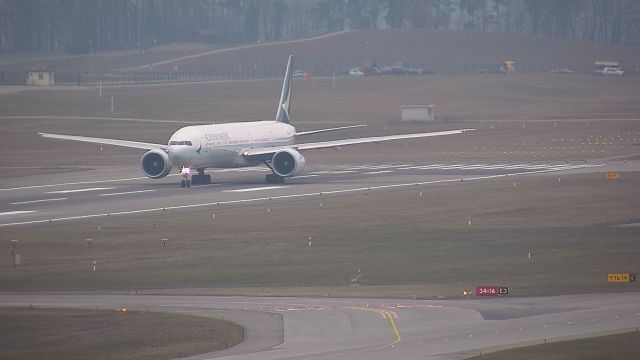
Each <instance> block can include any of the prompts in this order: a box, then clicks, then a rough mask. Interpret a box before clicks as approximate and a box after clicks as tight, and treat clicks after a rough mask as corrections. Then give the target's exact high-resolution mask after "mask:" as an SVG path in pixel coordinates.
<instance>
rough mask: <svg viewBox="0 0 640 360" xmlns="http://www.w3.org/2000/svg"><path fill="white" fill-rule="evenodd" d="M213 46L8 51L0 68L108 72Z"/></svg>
mask: <svg viewBox="0 0 640 360" xmlns="http://www.w3.org/2000/svg"><path fill="white" fill-rule="evenodd" d="M214 48H215V47H214V46H213V45H208V44H173V45H162V46H154V47H150V48H148V49H146V50H145V51H144V52H143V51H142V50H139V49H135V50H120V51H104V52H100V53H97V54H83V55H73V54H66V53H11V54H3V55H2V59H0V70H2V71H8V72H13V71H16V72H19V71H29V70H34V69H46V70H49V71H56V72H66V73H79V72H80V73H85V72H88V73H91V74H103V73H111V72H112V71H114V70H117V69H120V68H128V67H132V66H140V65H145V64H151V63H154V62H158V61H163V60H167V59H173V58H177V57H181V56H186V55H192V54H196V53H200V52H204V51H208V50H212V49H214Z"/></svg>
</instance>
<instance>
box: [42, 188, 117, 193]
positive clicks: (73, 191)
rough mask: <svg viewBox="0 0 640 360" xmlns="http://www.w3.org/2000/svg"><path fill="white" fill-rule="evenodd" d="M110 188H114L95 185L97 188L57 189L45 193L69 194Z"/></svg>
mask: <svg viewBox="0 0 640 360" xmlns="http://www.w3.org/2000/svg"><path fill="white" fill-rule="evenodd" d="M111 189H114V188H112V187H107V188H105V187H97V188H88V189H73V190H58V191H49V192H48V193H47V194H71V193H79V192H87V191H98V190H111Z"/></svg>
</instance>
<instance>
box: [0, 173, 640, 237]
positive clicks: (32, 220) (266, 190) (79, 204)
mask: <svg viewBox="0 0 640 360" xmlns="http://www.w3.org/2000/svg"><path fill="white" fill-rule="evenodd" d="M638 168H640V161H629V162H624V163H623V162H615V163H609V164H605V163H602V162H595V163H584V162H576V163H566V162H562V163H533V164H532V163H495V162H494V163H466V164H461V163H441V164H406V163H405V164H377V165H359V166H338V167H331V168H326V167H311V168H309V169H308V170H307V171H306V172H305V173H304V174H303V175H302V176H298V177H295V178H291V179H287V182H286V183H285V184H278V185H274V184H269V185H267V184H264V175H265V174H266V173H267V172H266V171H267V170H266V169H264V168H247V169H229V170H218V171H215V170H214V171H210V172H209V173H211V174H212V175H213V179H214V180H213V181H214V183H213V184H210V185H205V186H193V187H191V188H189V189H182V188H180V187H179V186H178V182H179V178H178V176H177V175H173V176H169V177H166V178H163V179H159V180H153V179H147V178H145V177H143V176H142V175H141V171H140V169H139V168H137V167H103V168H102V167H97V168H95V169H93V170H89V171H84V172H70V173H57V174H53V175H40V176H23V177H15V178H14V177H8V178H3V179H0V227H6V226H18V225H28V224H36V223H46V222H58V221H69V220H82V219H88V218H97V217H105V216H129V215H135V214H149V213H154V212H162V211H167V210H186V209H202V208H207V207H209V208H210V207H211V206H216V205H239V204H251V203H259V202H265V201H268V200H283V201H286V200H289V199H297V200H301V199H307V198H308V199H317V198H318V197H322V196H341V195H348V194H354V193H358V192H360V193H361V192H365V191H383V190H390V189H401V188H406V187H410V186H415V185H432V184H433V185H435V184H441V185H442V184H456V186H464V184H465V183H469V182H477V181H491V180H492V179H496V178H503V177H504V176H525V175H526V176H547V175H549V174H558V173H562V174H573V173H579V172H580V173H589V172H603V171H610V170H612V171H636V170H637V169H638Z"/></svg>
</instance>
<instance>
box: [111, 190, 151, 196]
mask: <svg viewBox="0 0 640 360" xmlns="http://www.w3.org/2000/svg"><path fill="white" fill-rule="evenodd" d="M152 191H156V190H155V189H148V190H136V191H125V192H117V193H109V194H100V196H115V195H128V194H139V193H146V192H152Z"/></svg>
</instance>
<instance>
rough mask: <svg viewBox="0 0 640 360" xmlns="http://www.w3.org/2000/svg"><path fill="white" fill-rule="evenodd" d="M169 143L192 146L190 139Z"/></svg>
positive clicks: (170, 142)
mask: <svg viewBox="0 0 640 360" xmlns="http://www.w3.org/2000/svg"><path fill="white" fill-rule="evenodd" d="M169 145H187V146H192V145H193V144H192V143H191V141H169Z"/></svg>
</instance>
